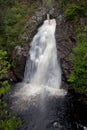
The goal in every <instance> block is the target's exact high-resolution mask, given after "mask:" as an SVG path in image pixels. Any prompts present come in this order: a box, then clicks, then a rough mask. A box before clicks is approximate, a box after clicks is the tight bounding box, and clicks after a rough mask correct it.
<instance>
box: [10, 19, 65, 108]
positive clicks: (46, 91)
mask: <svg viewBox="0 0 87 130" xmlns="http://www.w3.org/2000/svg"><path fill="white" fill-rule="evenodd" d="M55 29H56V21H55V19H52V20H50V23H49V20H45V21H44V23H43V25H42V26H41V27H40V28H39V29H38V32H37V34H36V35H35V36H34V38H33V40H32V42H31V48H30V50H29V57H28V59H27V63H26V67H25V73H24V80H23V82H22V83H18V84H17V85H16V86H17V87H16V90H15V91H14V94H13V95H12V97H13V98H15V97H16V98H15V99H16V100H15V101H14V102H13V106H14V107H15V108H19V110H20V109H21V110H23V109H27V108H28V105H29V104H30V103H35V102H37V101H38V100H39V101H40V102H41V105H40V106H41V109H42V108H44V109H45V105H44V104H45V98H46V97H47V96H64V95H65V94H66V92H65V90H63V89H60V85H61V69H60V65H59V62H58V60H57V49H56V40H55ZM38 98H39V99H38Z"/></svg>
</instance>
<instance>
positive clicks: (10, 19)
mask: <svg viewBox="0 0 87 130" xmlns="http://www.w3.org/2000/svg"><path fill="white" fill-rule="evenodd" d="M0 5H1V9H0V12H1V14H0V18H1V20H0V47H1V48H2V49H3V48H4V49H5V50H7V52H9V51H10V50H11V49H13V48H14V47H15V46H16V45H18V44H23V43H24V41H23V40H22V39H21V38H20V36H21V34H22V31H23V26H24V24H25V23H26V21H27V20H28V19H29V17H30V16H32V14H33V13H34V12H35V5H34V4H32V5H29V4H28V3H27V4H26V3H21V2H18V1H17V0H15V1H13V0H12V1H9V0H6V1H3V0H2V1H1V2H0Z"/></svg>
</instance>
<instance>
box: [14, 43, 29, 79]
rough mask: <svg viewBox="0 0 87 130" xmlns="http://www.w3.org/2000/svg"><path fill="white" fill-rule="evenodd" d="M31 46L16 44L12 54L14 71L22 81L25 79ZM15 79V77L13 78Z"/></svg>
mask: <svg viewBox="0 0 87 130" xmlns="http://www.w3.org/2000/svg"><path fill="white" fill-rule="evenodd" d="M28 50H29V47H28V45H25V46H22V47H21V46H16V47H15V48H14V51H13V54H12V60H13V62H12V65H13V68H12V70H13V73H14V75H15V77H16V79H17V80H19V81H21V80H22V79H23V75H24V70H25V64H26V58H27V55H28ZM13 80H14V79H13Z"/></svg>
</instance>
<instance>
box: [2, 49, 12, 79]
mask: <svg viewBox="0 0 87 130" xmlns="http://www.w3.org/2000/svg"><path fill="white" fill-rule="evenodd" d="M9 68H10V64H9V62H8V61H7V52H6V51H3V50H0V79H1V78H2V77H3V76H4V74H6V73H7V71H8V69H9Z"/></svg>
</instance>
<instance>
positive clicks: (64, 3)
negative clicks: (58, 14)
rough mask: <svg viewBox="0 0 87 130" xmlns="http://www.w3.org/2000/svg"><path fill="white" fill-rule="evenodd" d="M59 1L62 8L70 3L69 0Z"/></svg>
mask: <svg viewBox="0 0 87 130" xmlns="http://www.w3.org/2000/svg"><path fill="white" fill-rule="evenodd" d="M57 1H58V4H59V5H60V7H61V9H62V10H63V9H64V8H65V7H66V6H67V4H69V0H57Z"/></svg>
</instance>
